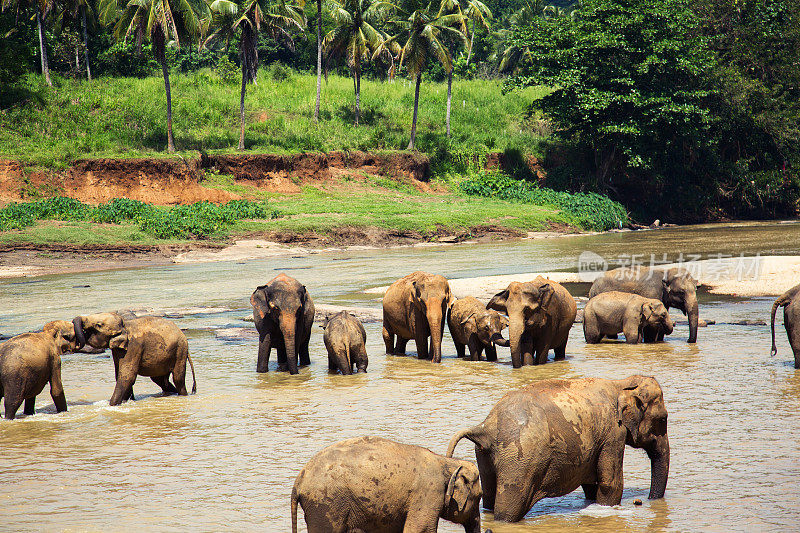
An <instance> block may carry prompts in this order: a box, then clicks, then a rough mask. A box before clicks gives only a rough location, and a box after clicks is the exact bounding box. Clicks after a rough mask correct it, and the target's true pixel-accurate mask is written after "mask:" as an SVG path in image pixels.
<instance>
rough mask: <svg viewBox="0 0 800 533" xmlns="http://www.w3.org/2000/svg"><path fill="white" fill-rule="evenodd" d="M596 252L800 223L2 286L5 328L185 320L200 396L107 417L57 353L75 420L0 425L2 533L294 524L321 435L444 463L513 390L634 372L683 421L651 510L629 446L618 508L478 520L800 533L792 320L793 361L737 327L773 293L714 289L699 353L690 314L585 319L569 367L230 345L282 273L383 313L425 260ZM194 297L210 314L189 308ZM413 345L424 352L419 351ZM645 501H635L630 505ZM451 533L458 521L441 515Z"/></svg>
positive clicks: (547, 509) (526, 262)
mask: <svg viewBox="0 0 800 533" xmlns="http://www.w3.org/2000/svg"><path fill="white" fill-rule="evenodd" d="M584 250H591V251H594V252H596V253H599V254H601V255H603V256H604V257H606V258H609V259H612V262H613V260H614V258H619V257H623V256H629V255H630V254H645V255H646V256H648V257H649V254H657V255H658V256H659V258H660V257H661V256H662V255H663V254H664V253H667V254H668V258H667V259H668V260H676V259H678V258H679V256H680V254H681V253H683V254H693V253H700V254H703V256H704V257H708V256H709V255H711V256H716V254H725V255H737V256H738V255H739V254H745V255H755V254H757V253H761V254H762V255H776V254H787V255H800V225H797V224H783V225H780V224H741V225H726V226H713V227H712V226H695V227H687V228H674V229H665V230H660V231H652V232H644V231H643V232H635V233H619V234H604V235H595V236H582V237H570V238H562V239H546V240H525V241H517V242H506V243H496V244H476V245H470V244H464V245H456V246H440V247H421V248H399V249H390V250H369V251H364V250H359V251H342V252H326V253H319V254H312V255H304V256H298V257H289V256H287V257H276V258H271V259H268V260H258V261H249V262H243V263H234V262H227V263H207V264H194V265H175V266H167V267H155V268H143V269H136V270H119V271H107V272H97V273H91V274H76V275H62V276H49V277H42V278H32V279H26V280H5V281H2V282H0V333H4V334H12V333H19V332H22V331H26V330H33V329H36V328H40V327H41V325H42V324H43V323H44V322H46V321H48V320H52V319H71V318H72V317H73V316H75V315H76V314H78V313H82V314H87V313H91V312H95V311H100V310H111V309H120V308H137V307H145V308H153V309H155V310H165V309H166V310H173V311H172V312H174V313H176V315H175V316H177V317H178V318H175V320H176V321H177V323H178V324H179V325H180V326H181V327H182V328H185V330H186V333H187V336H188V337H189V346H190V352H191V354H192V357H193V359H194V361H195V367H196V370H197V379H198V392H197V394H196V395H193V396H189V397H161V395H160V394H159V391H160V389H158V388H157V387H156V386H155V385H154V384H153V383H151V382H150V380H149V379H147V378H141V377H140V378H139V380H138V381H137V383H136V386H135V391H136V395H137V401H135V402H128V403H126V404H124V405H122V406H120V407H113V408H112V407H109V406H108V398H109V397H110V395H111V392H112V390H113V387H114V372H113V364H112V362H111V361H110V359H109V358H108V357H107V356H103V355H87V354H68V355H65V356H64V357H63V367H62V376H63V382H64V388H65V392H66V396H67V401H68V404H69V411H68V412H67V413H62V414H55V408H54V406H53V402H52V400H51V398H50V396H49V391H48V389H47V388H45V391H44V392H43V394H42V395H40V396H39V397H38V399H37V410H36V414H35V415H33V416H28V417H25V416H22V415H21V410H20V417H19V418H18V419H17V420H15V421H13V422H7V421H0V486H1V487H2V490H0V530H3V531H31V530H43V531H63V530H67V531H129V530H132V529H136V530H152V531H185V530H192V531H250V530H259V531H269V532H285V531H289V530H290V526H289V494H290V491H291V487H292V483H293V481H294V478H295V476H296V475H297V473H298V472H299V471H300V469H301V468H302V467H303V465H304V464H305V463H306V462H307V461H308V459H310V458H311V457H312V456H313V455H314V454H315V453H316V452H318V451H319V450H321V449H322V448H323V447H324V446H326V445H329V444H331V443H334V442H336V441H339V440H342V439H346V438H350V437H355V436H361V435H380V436H385V437H388V438H392V439H395V440H398V441H401V442H405V443H413V444H420V445H422V446H425V447H428V448H430V449H432V450H433V451H436V452H439V453H444V451H445V450H446V446H447V442H448V440H449V439H450V437H451V435H452V434H454V433H455V432H456V431H458V430H459V429H461V428H464V427H467V426H472V425H474V424H477V423H479V422H480V421H482V420H483V418H484V417H485V416H486V414H487V413H488V412H489V410H490V408H491V407H492V405H493V404H494V403H495V402H496V401H497V400H499V399H500V398H501V397H502V396H503V394H505V393H506V392H507V391H508V390H509V389H512V388H515V387H519V386H522V385H525V384H527V383H530V382H534V381H538V380H541V379H546V378H553V377H560V378H563V377H584V376H596V377H609V378H621V377H625V376H628V375H631V374H637V373H640V374H648V375H653V376H655V377H656V378H657V379H658V380H659V382H660V384H661V386H662V388H663V390H664V398H665V401H666V405H667V409H668V410H669V435H670V442H671V446H672V462H671V466H670V478H669V485H668V487H667V494H666V498H665V499H663V500H657V501H652V502H651V501H648V500H647V493H648V488H649V483H650V475H649V462H648V460H647V457H646V456H645V455H644V453H643V452H641V451H639V450H634V449H632V448H626V454H625V464H624V469H625V491H624V495H623V499H622V504H621V505H620V506H619V507H616V508H608V507H601V506H598V505H589V504H588V502H586V501H585V500H584V498H583V494H582V492H581V491H580V490H579V491H576V492H574V493H572V494H570V495H568V496H565V497H562V498H552V499H547V500H543V501H542V502H539V503H537V504H536V505H535V506H534V508H533V509H532V510H531V511H530V513H529V514H528V515H527V517H526V519H525V520H524V521H523V522H521V523H518V524H501V523H495V522H493V521H492V520H491V514H484V527H487V526H488V527H491V528H492V529H493V530H494V531H495V533H503V532H517V531H552V532H559V531H608V532H612V531H613V532H617V531H644V530H647V531H701V530H702V531H720V532H723V531H790V530H795V531H796V530H798V528H800V370H795V369H794V368H793V365H792V364H791V360H792V357H791V351H790V349H789V346H788V341H787V340H786V335H785V333H784V332H783V329H782V327H781V328H780V329H779V330H778V332H779V334H778V350H779V355H778V356H777V357H774V358H770V357H769V347H770V346H769V345H770V340H769V338H770V337H769V326H765V325H736V324H734V322H738V321H745V320H767V321H768V320H769V310H770V305H771V303H772V301H773V298H751V299H739V298H734V297H721V296H714V295H710V294H706V293H702V292H701V294H700V316H701V318H704V319H707V320H715V321H716V322H717V323H716V324H715V325H710V326H708V327H705V328H701V329H700V331H699V334H698V342H697V344H696V345H689V344H687V343H686V339H687V337H688V327H687V326H686V325H685V324H683V325H679V326H677V327H676V331H675V333H674V334H673V335H672V336H670V337H667V339H668V340H667V342H665V343H662V344H657V345H639V346H627V345H625V344H620V343H612V342H607V343H603V344H600V345H594V346H587V345H586V344H585V343H584V342H583V335H582V330H581V327H580V325H578V326H576V327H574V328H573V330H572V334H571V337H570V342H569V344H568V345H567V359H566V360H565V361H562V362H557V363H554V362H552V361H550V362H549V363H547V364H546V365H543V366H536V367H525V368H523V369H519V370H513V369H512V368H511V366H510V362H509V360H510V357H509V354H508V350H507V349H500V350H498V352H499V354H500V360H501V363H500V364H494V363H487V362H479V363H473V362H465V361H460V360H457V359H456V358H455V349H454V348H453V345H452V341H451V340H450V337H449V334H447V333H446V334H445V340H444V343H443V352H444V357H443V362H442V364H441V365H433V364H431V363H429V362H426V361H419V360H417V359H416V358H415V357H393V356H386V355H384V347H383V342H382V339H381V334H380V324H366V330H367V335H368V346H367V348H368V353H369V356H370V361H369V371H368V373H367V374H366V375H363V374H362V375H357V376H337V375H329V374H328V373H327V371H326V367H327V365H326V355H325V348H324V345H323V343H322V335H321V330H320V329H319V328H317V327H316V326H315V332H314V334H313V336H312V339H311V358H312V365H311V366H310V367H308V368H305V369H303V370H301V373H300V375H299V376H289V375H288V374H286V373H278V372H273V371H270V372H269V373H267V374H257V373H256V372H255V360H256V350H257V347H256V339H255V337H254V336H252V335H247V334H245V335H243V336H240V335H237V334H233V335H231V334H228V333H226V331H227V330H228V329H230V328H246V329H244V330H239V329H231V331H234V332H240V333H241V331H245V332H247V329H248V328H252V323H249V322H245V321H243V320H242V318H244V317H246V316H248V315H251V310H250V307H249V296H250V294H251V293H252V291H253V289H254V287H255V286H257V285H260V284H263V283H265V282H266V281H268V280H269V279H271V278H272V277H274V276H275V275H276V274H277V273H278V272H281V271H284V272H287V273H288V274H290V275H292V276H294V277H296V278H297V279H299V280H300V281H301V282H303V283H304V284H305V285H306V286H307V287H308V289H309V291H310V293H311V295H312V296H313V297H314V299H315V301H316V302H318V303H326V304H334V305H355V306H361V307H376V308H377V307H379V306H380V303H379V300H378V299H376V297H375V295H368V294H364V293H363V292H362V291H363V290H364V289H366V288H369V287H374V286H378V285H386V284H388V283H391V282H392V281H393V280H394V279H396V278H398V277H400V276H402V275H405V274H407V273H409V272H411V271H414V270H417V269H424V270H427V271H431V272H438V273H442V274H444V275H446V276H448V277H450V278H463V277H471V276H484V275H490V274H513V273H522V272H532V271H553V270H573V271H574V270H575V268H576V261H577V257H578V256H579V254H580V253H581V252H582V251H584ZM798 281H800V275H798ZM87 285H88V287H87ZM569 288H570V290H571V291H572V292H573V294H575V295H579V296H582V295H585V294H586V292H587V291H588V285H586V284H583V285H573V286H570V287H569ZM581 305H582V304H581ZM192 307H200V308H203V309H195V310H194V311H189V312H187V311H186V309H187V308H192ZM215 308H216V309H215ZM180 309H184V311H180ZM676 312H677V311H676ZM779 316H781V314H780V313H779ZM677 318H683V317H682V316H678V317H677ZM414 349H415V348H414V344H413V342H412V343H410V344H409V353H412V354H413V351H414ZM551 357H552V356H551ZM274 365H275V355H274V353H273V360H272V361H271V367H272V369H274ZM187 386H188V383H187ZM471 453H472V452H471V445H469V444H468V443H467V442H466V441H465V442H463V443H462V444H460V445H459V448H458V449H457V455H460V456H462V457H466V458H470V457H471ZM473 459H474V458H473ZM636 498H640V499H642V500H644V505H643V506H642V507H635V506H634V505H633V500H634V499H636ZM300 516H301V519H300V522H301V524H302V526H304V524H303V523H302V513H301V515H300ZM439 531H443V532H456V531H463V529H461V528H460V527H459V526H455V525H454V524H451V523H449V522H445V521H441V523H440V527H439Z"/></svg>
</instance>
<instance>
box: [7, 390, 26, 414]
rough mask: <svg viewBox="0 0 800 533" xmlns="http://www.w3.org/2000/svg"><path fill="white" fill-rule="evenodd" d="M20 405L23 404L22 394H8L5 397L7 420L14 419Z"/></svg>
mask: <svg viewBox="0 0 800 533" xmlns="http://www.w3.org/2000/svg"><path fill="white" fill-rule="evenodd" d="M20 405H22V396H21V395H18V394H14V393H11V394H6V398H5V407H6V413H5V417H6V420H14V417H15V416H17V411H18V410H19V406H20Z"/></svg>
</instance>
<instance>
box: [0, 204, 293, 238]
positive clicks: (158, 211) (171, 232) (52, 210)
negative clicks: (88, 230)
mask: <svg viewBox="0 0 800 533" xmlns="http://www.w3.org/2000/svg"><path fill="white" fill-rule="evenodd" d="M277 216H278V213H277V212H276V211H275V210H273V209H271V208H270V207H268V206H267V204H266V203H255V202H249V201H247V200H233V201H230V202H228V203H226V204H222V205H215V204H212V203H209V202H198V203H195V204H191V205H179V206H174V207H166V208H163V207H156V206H153V205H150V204H145V203H143V202H139V201H137V200H130V199H127V198H116V199H114V200H112V201H110V202H108V203H107V204H102V205H98V206H90V205H86V204H83V203H81V202H79V201H78V200H75V199H73V198H65V197H62V196H56V197H52V198H47V199H45V200H38V201H35V202H27V203H11V204H9V205H7V206H6V207H4V208H3V209H0V231H7V230H10V229H23V228H26V227H28V226H32V225H33V224H34V223H35V222H36V221H37V220H65V221H84V222H102V223H113V224H121V223H123V222H134V223H135V224H136V225H137V226H138V227H139V229H140V230H141V231H143V232H144V233H146V234H148V235H151V236H153V237H156V238H159V239H175V238H178V239H188V238H206V237H210V236H219V235H220V234H224V232H225V230H227V229H229V228H230V227H231V226H232V225H233V224H234V223H235V222H236V221H238V220H241V219H244V218H258V219H269V218H275V217H277Z"/></svg>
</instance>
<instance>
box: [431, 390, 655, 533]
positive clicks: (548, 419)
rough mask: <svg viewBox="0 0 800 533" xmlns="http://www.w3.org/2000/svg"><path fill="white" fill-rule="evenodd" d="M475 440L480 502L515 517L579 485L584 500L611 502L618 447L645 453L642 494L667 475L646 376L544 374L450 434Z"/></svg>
mask: <svg viewBox="0 0 800 533" xmlns="http://www.w3.org/2000/svg"><path fill="white" fill-rule="evenodd" d="M463 438H467V439H469V440H471V441H472V442H474V443H475V455H476V457H477V459H478V469H479V470H480V474H481V485H482V486H483V506H484V508H486V509H489V510H494V517H495V519H496V520H502V521H506V522H516V521H519V520H521V519H522V518H523V517H524V516H525V514H526V513H527V512H528V511H529V510H530V509H531V507H532V506H533V505H534V504H535V503H536V502H538V501H539V500H541V499H542V498H547V497H556V496H563V495H565V494H569V493H570V492H572V491H573V490H575V489H577V488H578V487H579V486H582V487H583V490H584V493H585V495H586V498H587V499H589V500H596V501H597V503H599V504H602V505H619V503H620V501H621V498H622V487H623V480H622V463H623V456H624V453H625V445H626V444H627V445H628V446H632V447H634V448H641V449H644V451H645V452H646V453H647V455H648V456H649V458H650V461H651V463H650V466H651V478H650V496H649V497H650V498H651V499H657V498H662V497H663V496H664V492H665V490H666V487H667V476H668V474H669V438H668V437H667V409H666V407H665V406H664V397H663V395H662V392H661V387H660V386H659V384H658V382H657V381H656V380H655V379H653V378H652V377H645V376H631V377H629V378H627V379H621V380H608V379H596V378H586V379H547V380H543V381H539V382H537V383H533V384H531V385H527V386H525V387H522V388H521V389H517V390H514V391H511V392H509V393H508V394H506V395H505V396H503V398H502V399H501V400H500V401H499V402H498V403H497V405H495V406H494V408H493V409H492V410H491V412H490V413H489V416H487V417H486V419H485V420H484V421H483V423H481V424H479V425H477V426H475V427H473V428H469V429H466V430H464V431H461V432H460V433H458V434H456V435H455V436H454V437H453V438H452V440H451V441H450V444H449V446H448V450H447V456H448V457H452V455H453V451H454V450H455V447H456V445H457V444H458V442H459V441H460V440H461V439H463Z"/></svg>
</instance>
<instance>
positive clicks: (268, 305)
mask: <svg viewBox="0 0 800 533" xmlns="http://www.w3.org/2000/svg"><path fill="white" fill-rule="evenodd" d="M250 303H251V304H252V305H253V319H254V320H255V324H256V330H258V363H257V365H256V372H267V371H268V370H269V368H268V365H269V354H270V351H271V350H272V347H273V346H274V347H275V349H276V350H277V352H278V370H286V369H287V367H288V369H289V374H297V373H298V370H297V368H298V359H299V362H300V366H308V365H310V364H311V358H310V357H309V354H308V341H309V339H311V328H312V327H313V325H314V313H315V310H314V301H313V300H312V299H311V296H310V295H309V294H308V291H307V290H306V287H305V285H301V284H300V282H299V281H297V280H296V279H294V278H292V277H289V276H287V275H286V274H283V273H281V274H278V275H277V276H275V277H274V278H272V280H271V281H270V282H269V283H267V284H266V285H261V286H260V287H258V288H257V289H256V290H255V291H254V292H253V295H252V296H251V297H250Z"/></svg>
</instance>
